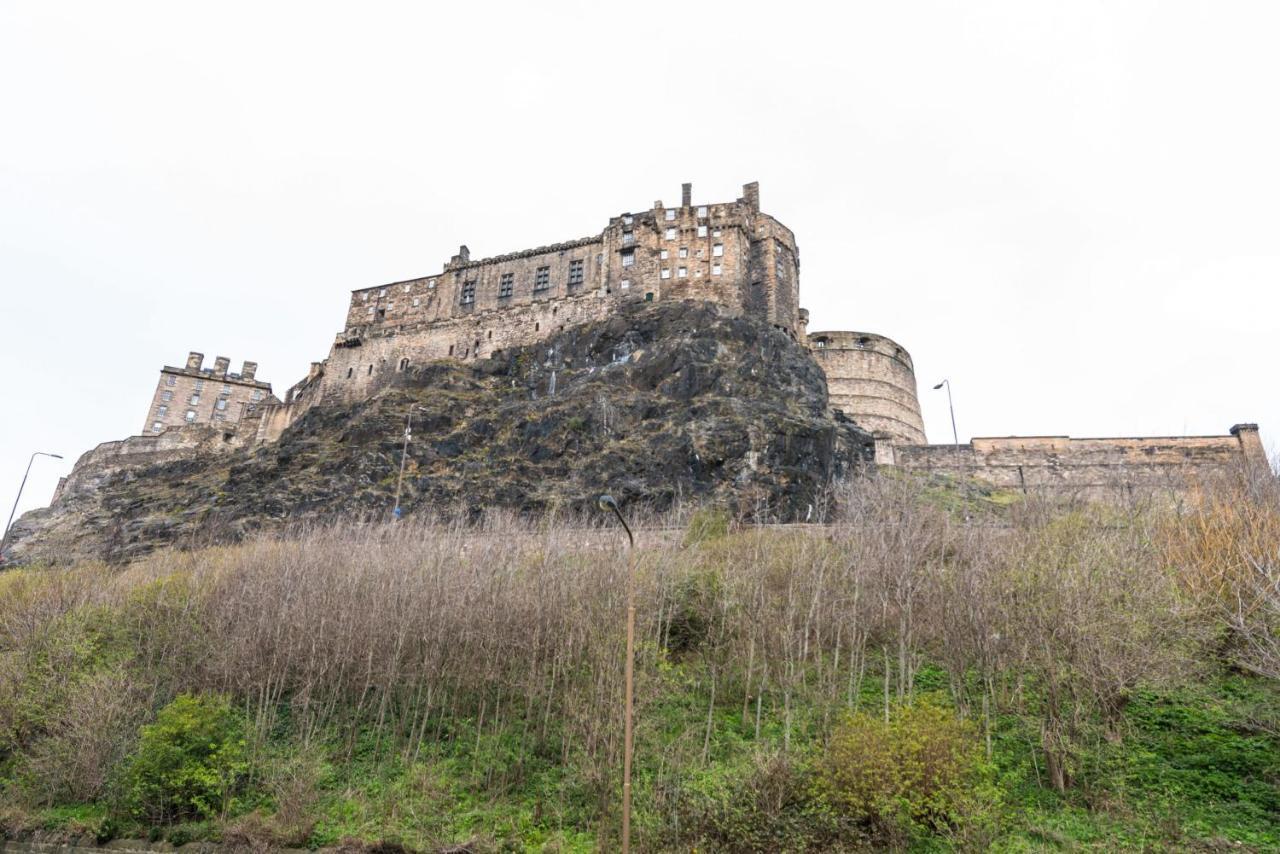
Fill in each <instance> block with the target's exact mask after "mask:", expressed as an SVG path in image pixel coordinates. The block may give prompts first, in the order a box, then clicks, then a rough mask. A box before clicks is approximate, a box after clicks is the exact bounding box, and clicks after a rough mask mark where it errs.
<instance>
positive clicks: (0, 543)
mask: <svg viewBox="0 0 1280 854" xmlns="http://www.w3.org/2000/svg"><path fill="white" fill-rule="evenodd" d="M36 457H53V458H54V459H55V460H60V459H62V454H50V453H46V452H45V451H36V452H35V453H34V454H32V455H31V459H29V460H27V470H26V471H25V472H24V473H23V475H22V483H21V484H19V485H18V497H17V498H15V499H13V509H12V510H10V511H9V521H8V522H5V524H4V536H3V537H0V563H3V562H4V547H5V546H7V545H8V544H9V528H10V527H12V526H13V514H15V513H17V512H18V502H19V501H21V500H22V490H23V489H24V488H25V487H26V485H27V475H29V474H31V464H32V463H34V462H35V461H36Z"/></svg>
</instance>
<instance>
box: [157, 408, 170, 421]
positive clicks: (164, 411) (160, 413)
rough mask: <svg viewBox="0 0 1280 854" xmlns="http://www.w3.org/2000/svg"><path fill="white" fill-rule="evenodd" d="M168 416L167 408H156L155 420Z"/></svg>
mask: <svg viewBox="0 0 1280 854" xmlns="http://www.w3.org/2000/svg"><path fill="white" fill-rule="evenodd" d="M168 414H169V407H167V406H158V407H156V418H164V417H165V416H166V415H168Z"/></svg>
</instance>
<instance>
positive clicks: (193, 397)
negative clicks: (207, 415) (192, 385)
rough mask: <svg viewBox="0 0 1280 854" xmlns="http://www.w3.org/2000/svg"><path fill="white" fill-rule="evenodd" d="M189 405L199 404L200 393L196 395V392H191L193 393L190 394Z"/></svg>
mask: <svg viewBox="0 0 1280 854" xmlns="http://www.w3.org/2000/svg"><path fill="white" fill-rule="evenodd" d="M191 405H192V406H199V405H200V395H198V394H193V395H191Z"/></svg>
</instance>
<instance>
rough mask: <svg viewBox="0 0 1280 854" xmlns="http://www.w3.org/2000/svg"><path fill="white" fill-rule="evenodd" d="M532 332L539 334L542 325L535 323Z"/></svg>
mask: <svg viewBox="0 0 1280 854" xmlns="http://www.w3.org/2000/svg"><path fill="white" fill-rule="evenodd" d="M533 331H534V332H541V331H542V324H541V323H535V324H533Z"/></svg>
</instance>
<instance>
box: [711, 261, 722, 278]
mask: <svg viewBox="0 0 1280 854" xmlns="http://www.w3.org/2000/svg"><path fill="white" fill-rule="evenodd" d="M711 275H713V276H718V275H720V265H719V264H712V265H711Z"/></svg>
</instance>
